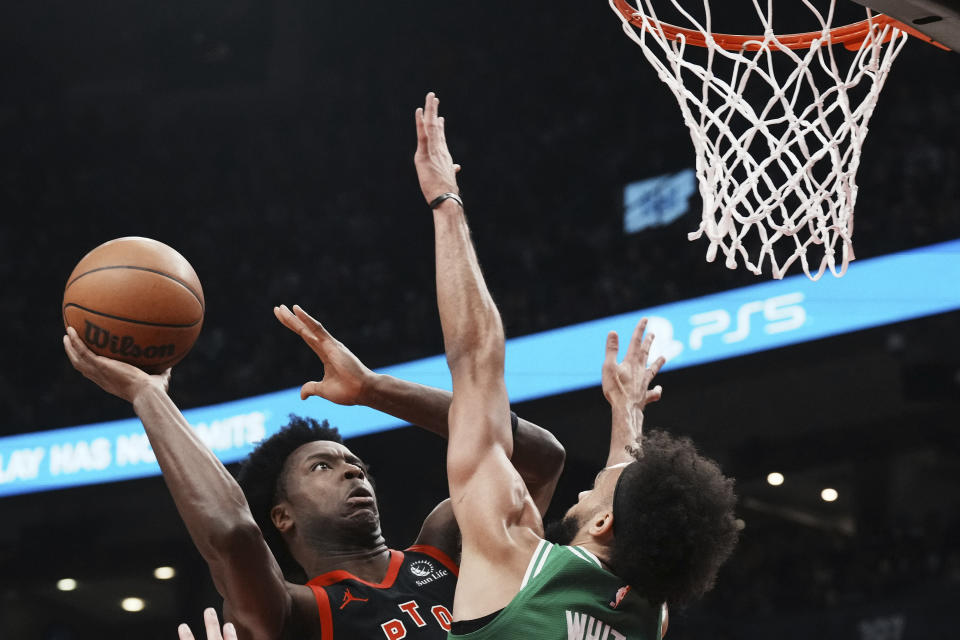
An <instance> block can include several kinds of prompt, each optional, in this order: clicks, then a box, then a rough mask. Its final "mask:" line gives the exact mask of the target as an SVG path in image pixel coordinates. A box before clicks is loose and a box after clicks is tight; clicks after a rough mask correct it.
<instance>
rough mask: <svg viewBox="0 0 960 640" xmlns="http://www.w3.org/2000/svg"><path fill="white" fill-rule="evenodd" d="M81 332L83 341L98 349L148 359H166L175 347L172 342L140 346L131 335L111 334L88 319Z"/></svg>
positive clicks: (171, 354) (173, 351) (171, 355)
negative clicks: (84, 328) (82, 332)
mask: <svg viewBox="0 0 960 640" xmlns="http://www.w3.org/2000/svg"><path fill="white" fill-rule="evenodd" d="M86 323H87V326H86V330H85V331H84V334H83V339H84V341H85V342H86V343H87V344H89V345H90V346H92V347H96V348H98V349H109V350H110V353H113V354H116V355H118V356H127V357H130V358H141V357H142V358H147V359H148V360H166V359H167V358H171V357H173V354H174V353H176V347H175V346H174V345H172V344H158V345H150V346H148V347H142V346H140V345H138V344H136V342H135V341H134V338H133V336H118V335H115V334H111V333H110V332H109V331H108V330H107V329H104V328H103V327H98V326H97V325H95V324H93V323H92V322H90V321H89V320H86Z"/></svg>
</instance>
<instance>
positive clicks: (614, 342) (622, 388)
mask: <svg viewBox="0 0 960 640" xmlns="http://www.w3.org/2000/svg"><path fill="white" fill-rule="evenodd" d="M646 328H647V319H646V318H642V319H641V320H640V322H638V323H637V327H636V329H634V331H633V337H632V338H630V344H629V346H628V347H627V355H626V356H625V357H624V358H623V362H621V363H619V364H618V363H617V353H618V350H619V346H620V339H619V337H618V336H617V332H616V331H611V332H610V333H609V334H607V353H606V357H605V358H604V360H603V375H602V380H603V395H604V396H605V397H606V398H607V401H608V402H609V403H610V407H611V409H612V413H613V416H612V420H611V425H610V453H609V455H608V456H607V466H608V467H609V466H612V465H615V464H620V463H624V462H630V461H631V460H632V458H631V457H630V451H632V450H633V449H634V448H635V447H636V446H638V445H639V442H638V441H639V438H640V436H641V435H642V433H643V409H644V407H646V406H647V405H648V404H649V403H651V402H656V401H657V400H659V399H660V396H661V395H662V394H663V389H662V388H661V387H660V385H657V386H655V387H653V388H651V387H650V383H651V382H652V381H653V378H654V376H656V375H657V372H658V371H660V367H662V366H663V363H664V362H665V360H664V358H663V357H662V356H661V357H659V358H657V359H656V360H654V362H653V364H650V365H649V366H648V365H647V357H648V356H649V355H650V345H651V344H652V343H653V334H652V333H651V334H648V335H646V336H644V335H643V333H644V331H645V330H646Z"/></svg>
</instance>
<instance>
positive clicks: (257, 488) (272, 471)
mask: <svg viewBox="0 0 960 640" xmlns="http://www.w3.org/2000/svg"><path fill="white" fill-rule="evenodd" d="M318 440H329V441H332V442H337V443H339V444H343V438H341V437H340V432H339V431H337V429H336V427H331V426H330V424H329V423H328V422H327V421H326V420H324V421H323V422H322V423H321V422H317V421H316V420H315V419H313V418H302V417H300V416H296V415H293V414H290V422H289V423H287V424H286V425H285V426H284V427H282V428H281V429H280V430H279V431H278V432H277V433H275V434H273V435H272V436H270V437H269V438H267V439H266V440H263V441H262V442H260V444H258V445H257V446H256V448H255V449H254V450H253V451H252V452H251V453H250V455H249V456H247V458H246V460H244V461H243V463H242V464H241V465H240V471H239V473H238V474H237V482H239V483H240V488H241V489H243V493H244V495H245V496H246V497H247V503H248V504H249V505H250V511H251V513H253V519H254V520H256V522H257V525H258V526H259V527H260V531H262V532H263V538H264V540H266V541H267V546H269V547H270V550H271V551H272V552H273V556H274V557H275V558H276V559H277V563H279V565H280V568H281V569H282V570H283V572H284V574H285V575H287V576H288V578H294V579H295V580H303V579H305V576H304V575H303V570H302V569H301V568H300V566H299V565H298V564H297V562H296V560H294V558H293V555H292V554H291V553H290V550H289V549H287V544H286V543H285V542H284V540H283V537H282V536H281V535H280V532H279V531H277V528H276V527H275V526H273V521H272V520H271V519H270V510H271V509H273V507H274V506H275V505H276V504H277V503H278V502H280V501H281V500H283V499H284V498H286V486H285V485H284V477H283V476H284V474H283V470H284V465H285V464H286V462H287V458H289V457H290V454H291V453H293V452H294V451H296V450H297V449H299V448H300V447H302V446H303V445H305V444H307V443H309V442H316V441H318Z"/></svg>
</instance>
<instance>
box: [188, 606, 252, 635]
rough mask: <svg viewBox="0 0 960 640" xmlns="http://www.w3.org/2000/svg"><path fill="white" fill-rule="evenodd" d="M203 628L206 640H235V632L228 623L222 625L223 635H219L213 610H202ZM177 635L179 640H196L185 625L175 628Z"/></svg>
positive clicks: (218, 623)
mask: <svg viewBox="0 0 960 640" xmlns="http://www.w3.org/2000/svg"><path fill="white" fill-rule="evenodd" d="M203 627H204V629H206V632H207V640H237V630H236V629H234V627H233V624H232V623H230V622H228V623H227V624H225V625H223V634H222V635H221V634H220V621H219V620H218V619H217V612H216V611H214V610H213V609H204V611H203ZM177 635H178V636H179V637H180V640H196V639H195V638H194V637H193V632H192V631H190V627H188V626H187V625H185V624H181V625H180V626H179V627H177Z"/></svg>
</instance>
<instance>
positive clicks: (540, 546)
mask: <svg viewBox="0 0 960 640" xmlns="http://www.w3.org/2000/svg"><path fill="white" fill-rule="evenodd" d="M545 544H549V543H548V542H547V541H546V540H541V541H540V544H538V545H537V548H536V550H534V552H533V557H531V558H530V563H529V564H528V565H527V571H526V573H524V574H523V582H521V583H520V588H521V589H523V588H524V587H525V586H527V582H529V581H530V574H531V573H533V567H534V565H535V564H536V563H537V558H539V557H540V552H541V551H542V550H543V545H545ZM541 565H542V563H541ZM537 571H538V572H539V569H538V570H537ZM534 575H536V574H534Z"/></svg>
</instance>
